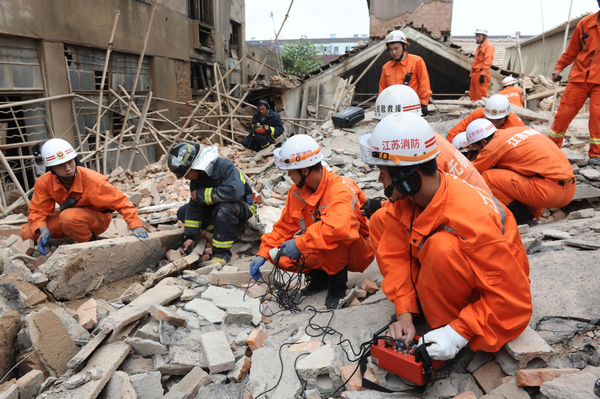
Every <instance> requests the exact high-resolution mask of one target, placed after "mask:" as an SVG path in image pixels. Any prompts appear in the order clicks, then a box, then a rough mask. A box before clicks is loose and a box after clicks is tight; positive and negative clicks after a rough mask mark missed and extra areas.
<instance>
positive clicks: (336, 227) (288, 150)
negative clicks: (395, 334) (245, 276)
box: [250, 134, 374, 309]
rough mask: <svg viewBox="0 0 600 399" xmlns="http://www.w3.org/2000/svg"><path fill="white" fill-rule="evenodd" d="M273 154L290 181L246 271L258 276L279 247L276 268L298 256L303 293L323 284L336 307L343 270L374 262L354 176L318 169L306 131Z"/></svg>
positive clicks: (290, 265) (317, 151)
mask: <svg viewBox="0 0 600 399" xmlns="http://www.w3.org/2000/svg"><path fill="white" fill-rule="evenodd" d="M273 155H274V156H275V164H276V165H277V166H278V167H279V168H280V169H282V170H287V172H288V176H289V177H290V178H291V179H292V180H293V181H294V183H295V184H294V185H293V186H292V187H291V188H290V190H289V191H288V195H287V199H286V202H285V208H283V213H282V214H281V218H280V219H279V220H278V221H277V222H276V223H275V224H274V225H273V231H271V232H270V233H267V234H263V236H262V244H261V246H260V249H259V251H258V254H257V256H256V258H255V259H254V260H253V261H252V263H251V264H250V272H251V274H252V276H253V277H254V278H255V279H259V278H260V277H261V276H262V275H261V274H260V271H259V268H260V266H262V265H263V264H264V263H265V260H266V259H269V261H270V262H271V263H274V259H272V258H271V257H270V256H269V251H270V250H271V249H272V248H277V247H279V248H280V251H281V257H280V259H279V267H281V268H282V269H285V270H291V271H293V270H295V269H296V268H295V263H296V262H297V261H298V260H299V259H300V257H301V256H302V257H303V259H304V268H303V270H302V273H305V274H306V277H307V283H308V284H307V290H308V292H309V293H310V292H318V291H321V290H323V289H325V288H327V298H326V300H325V304H326V306H327V308H328V309H336V308H337V307H338V304H339V300H340V299H342V298H343V297H344V296H345V295H346V288H347V287H346V283H347V281H348V271H351V272H361V273H362V272H363V271H364V270H365V269H366V268H367V266H369V264H370V263H371V262H372V261H373V257H374V256H373V250H372V249H371V244H370V242H369V228H368V227H367V219H365V217H364V216H362V215H361V214H360V212H361V211H360V207H361V205H362V204H363V203H364V201H365V200H366V197H365V194H364V193H363V192H362V190H361V189H360V188H359V187H358V185H357V184H356V183H355V182H354V180H352V179H348V178H344V177H341V176H338V175H336V174H334V173H331V172H329V171H327V169H325V168H323V166H322V163H321V160H322V159H323V153H322V152H321V147H319V145H318V144H317V142H316V141H315V140H314V139H313V138H312V137H310V136H307V135H305V134H297V135H295V136H293V137H290V138H289V139H288V140H287V141H286V142H285V143H284V144H283V146H282V147H281V148H280V149H276V150H275V151H274V152H273ZM297 232H301V235H299V236H297V237H295V238H294V236H295V234H296V233H297Z"/></svg>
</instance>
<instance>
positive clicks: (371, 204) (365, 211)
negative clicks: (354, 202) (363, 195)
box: [360, 197, 385, 219]
mask: <svg viewBox="0 0 600 399" xmlns="http://www.w3.org/2000/svg"><path fill="white" fill-rule="evenodd" d="M384 200H385V198H382V197H377V198H371V199H368V200H366V201H365V203H364V204H363V206H361V207H360V209H362V212H361V215H363V216H365V217H366V218H367V219H370V218H371V216H372V215H373V214H374V213H375V212H376V211H377V210H378V209H379V208H381V202H383V201H384Z"/></svg>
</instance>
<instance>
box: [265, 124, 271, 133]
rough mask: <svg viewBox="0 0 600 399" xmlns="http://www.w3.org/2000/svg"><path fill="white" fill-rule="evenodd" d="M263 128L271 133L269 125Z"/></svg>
mask: <svg viewBox="0 0 600 399" xmlns="http://www.w3.org/2000/svg"><path fill="white" fill-rule="evenodd" d="M263 128H264V129H265V131H266V132H267V133H271V127H270V126H269V125H263Z"/></svg>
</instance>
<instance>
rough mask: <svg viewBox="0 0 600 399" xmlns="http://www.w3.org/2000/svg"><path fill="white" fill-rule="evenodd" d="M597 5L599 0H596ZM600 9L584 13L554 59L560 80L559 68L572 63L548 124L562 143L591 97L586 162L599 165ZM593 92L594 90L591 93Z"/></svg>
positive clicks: (553, 137) (554, 74) (553, 136)
mask: <svg viewBox="0 0 600 399" xmlns="http://www.w3.org/2000/svg"><path fill="white" fill-rule="evenodd" d="M598 6H600V1H599V2H598ZM599 20H600V12H596V13H594V14H591V15H587V16H585V17H583V18H582V19H581V21H579V23H578V24H577V26H576V27H575V29H573V34H572V35H571V38H570V39H569V40H570V41H569V47H567V49H566V50H565V52H564V53H563V54H562V55H561V57H560V58H559V59H558V61H557V62H556V66H555V67H554V72H552V79H553V80H554V81H555V82H559V81H560V80H561V79H562V75H561V72H562V71H563V70H564V69H565V68H566V67H568V66H569V65H571V64H573V66H572V67H571V72H569V78H568V83H567V88H566V90H565V92H564V93H563V95H562V97H561V98H560V104H559V105H558V110H557V111H556V115H555V116H554V122H552V126H550V140H552V141H553V142H554V144H556V145H557V146H558V148H561V147H562V144H563V139H564V137H565V134H566V133H567V129H568V128H569V125H570V124H571V121H572V120H573V118H575V116H576V115H577V113H578V112H579V110H580V109H581V107H583V104H585V102H586V100H587V99H588V98H589V99H590V119H589V123H588V126H589V132H590V149H589V160H588V164H589V165H596V166H598V165H600V99H599V98H598V93H600V31H599V30H598V25H599ZM594 93H595V94H594Z"/></svg>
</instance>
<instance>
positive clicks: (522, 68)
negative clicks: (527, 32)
mask: <svg viewBox="0 0 600 399" xmlns="http://www.w3.org/2000/svg"><path fill="white" fill-rule="evenodd" d="M516 33H517V53H518V54H519V64H521V79H522V81H523V108H527V90H525V66H524V65H523V57H522V56H521V41H520V40H519V36H520V34H521V32H519V31H517V32H516Z"/></svg>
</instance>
